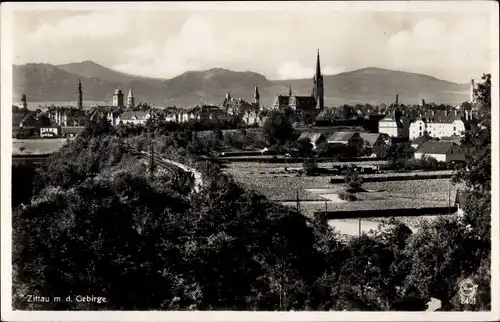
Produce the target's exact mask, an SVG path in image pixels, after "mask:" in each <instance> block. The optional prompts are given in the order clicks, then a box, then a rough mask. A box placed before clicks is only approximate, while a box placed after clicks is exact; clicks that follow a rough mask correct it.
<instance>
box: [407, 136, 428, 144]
mask: <svg viewBox="0 0 500 322" xmlns="http://www.w3.org/2000/svg"><path fill="white" fill-rule="evenodd" d="M427 141H430V138H429V137H427V136H425V135H423V136H419V137H418V138H416V139H414V140H413V141H411V144H412V145H414V144H416V145H420V144H422V143H425V142H427Z"/></svg>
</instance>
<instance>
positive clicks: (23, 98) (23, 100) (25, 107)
mask: <svg viewBox="0 0 500 322" xmlns="http://www.w3.org/2000/svg"><path fill="white" fill-rule="evenodd" d="M21 108H22V109H23V110H25V111H27V110H28V102H27V101H26V94H23V95H21Z"/></svg>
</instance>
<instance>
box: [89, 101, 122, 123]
mask: <svg viewBox="0 0 500 322" xmlns="http://www.w3.org/2000/svg"><path fill="white" fill-rule="evenodd" d="M122 112H123V110H122V109H121V108H120V107H117V106H105V105H97V106H96V107H93V108H91V110H90V111H89V112H88V116H89V119H90V120H92V121H97V120H98V119H102V118H106V120H108V121H109V122H110V123H111V125H112V126H116V125H118V124H119V122H118V119H119V116H120V114H121V113H122Z"/></svg>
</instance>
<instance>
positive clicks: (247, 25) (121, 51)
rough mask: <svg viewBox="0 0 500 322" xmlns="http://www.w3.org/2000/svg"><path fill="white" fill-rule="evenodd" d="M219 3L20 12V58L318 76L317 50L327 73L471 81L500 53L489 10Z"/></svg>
mask: <svg viewBox="0 0 500 322" xmlns="http://www.w3.org/2000/svg"><path fill="white" fill-rule="evenodd" d="M282 4H284V5H286V3H284V2H283V3H282ZM213 5H214V6H212V7H210V6H208V7H207V6H205V8H204V9H203V10H182V9H179V10H168V11H164V10H141V9H140V8H137V7H135V8H134V9H133V10H117V9H118V8H119V7H118V6H115V7H114V8H113V9H114V10H109V9H110V8H109V7H107V9H106V10H98V11H88V10H85V11H74V10H72V11H61V10H59V11H54V10H50V11H47V10H43V11H41V10H38V11H36V10H32V11H26V10H24V11H15V12H14V15H13V39H14V46H13V54H14V56H13V63H14V64H25V63H50V64H64V63H70V62H79V61H84V60H92V61H94V62H96V63H98V64H101V65H104V66H106V67H109V68H112V69H115V70H118V71H121V72H125V73H130V74H134V75H141V76H150V77H159V78H172V77H175V76H177V75H180V74H182V73H183V72H186V71H192V70H206V69H210V68H227V69H231V70H236V71H244V70H249V71H253V72H258V73H261V74H263V75H265V76H266V77H267V78H269V79H293V78H309V77H312V75H313V73H314V65H315V62H316V52H317V50H318V49H319V50H320V54H321V64H322V72H323V74H324V75H331V74H337V73H340V72H344V71H350V70H355V69H359V68H364V67H379V68H387V69H395V70H403V71H409V72H416V73H423V74H428V75H431V76H434V77H437V78H440V79H445V80H449V81H454V82H458V83H467V82H469V81H470V79H472V78H480V77H481V75H482V74H483V73H488V72H491V64H492V61H491V60H492V59H493V57H494V56H495V55H493V54H492V51H491V50H492V46H493V44H492V42H491V37H490V22H491V20H490V16H489V14H488V11H485V10H482V11H481V10H461V11H456V10H454V11H451V10H443V11H435V10H432V11H431V10H429V11H422V10H420V11H411V10H405V11H403V10H400V11H394V10H391V11H382V10H376V11H373V10H362V11H359V10H350V7H343V9H339V8H338V7H335V6H333V5H332V6H331V8H330V7H328V6H327V5H325V4H323V6H322V7H321V8H319V6H318V5H316V6H315V4H314V3H308V4H303V5H304V6H307V8H306V7H299V9H297V10H285V9H279V7H276V6H274V7H272V8H271V7H269V8H267V7H264V8H263V7H262V6H261V7H259V8H260V9H254V10H243V9H238V8H235V9H233V10H229V9H228V10H224V11H220V10H215V9H217V7H216V6H217V5H218V6H219V7H220V5H221V4H213ZM313 6H315V7H313ZM144 8H146V9H148V8H147V7H144ZM210 8H212V9H210ZM306 9H307V10H306ZM318 9H320V10H318ZM487 9H488V8H487Z"/></svg>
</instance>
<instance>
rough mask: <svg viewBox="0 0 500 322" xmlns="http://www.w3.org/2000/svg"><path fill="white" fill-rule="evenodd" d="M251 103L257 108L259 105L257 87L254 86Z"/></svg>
mask: <svg viewBox="0 0 500 322" xmlns="http://www.w3.org/2000/svg"><path fill="white" fill-rule="evenodd" d="M253 102H254V103H255V104H256V105H257V106H259V104H260V94H259V88H258V87H257V85H255V90H254V92H253Z"/></svg>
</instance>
